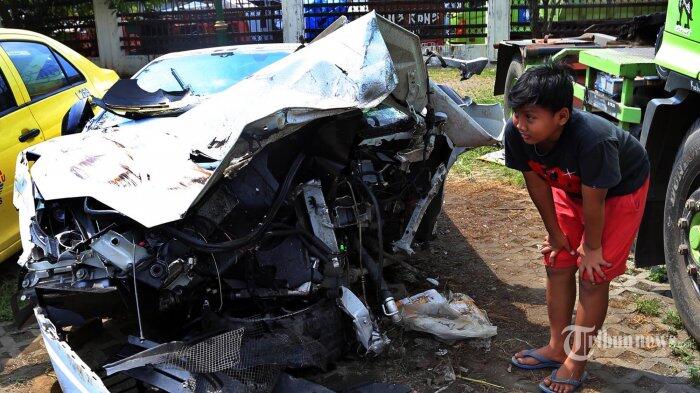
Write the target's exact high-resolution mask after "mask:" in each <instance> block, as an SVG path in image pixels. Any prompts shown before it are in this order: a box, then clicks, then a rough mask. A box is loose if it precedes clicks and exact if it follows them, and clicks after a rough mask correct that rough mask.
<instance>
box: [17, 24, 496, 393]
mask: <svg viewBox="0 0 700 393" xmlns="http://www.w3.org/2000/svg"><path fill="white" fill-rule="evenodd" d="M333 30H334V31H328V32H325V34H324V37H323V38H322V39H319V40H317V41H314V42H312V43H310V44H307V45H305V46H304V47H303V48H301V49H299V50H298V51H296V52H293V53H290V54H288V55H286V56H281V55H280V56H279V59H277V61H274V60H275V56H276V55H273V54H269V55H268V56H267V57H265V58H264V59H257V60H256V59H255V56H253V61H263V62H268V61H269V64H268V65H267V66H266V67H263V68H260V69H259V70H258V71H256V72H254V73H252V74H251V75H249V76H247V77H245V78H243V79H242V80H240V81H239V82H238V83H235V84H232V85H231V87H230V88H228V89H226V90H223V91H221V92H220V93H218V94H216V95H213V96H211V98H209V99H208V100H206V101H203V102H201V103H200V104H198V105H196V106H194V107H192V108H191V109H189V110H188V111H186V112H184V113H182V114H179V115H178V116H170V117H159V116H154V117H149V116H144V117H142V118H138V119H135V120H134V121H130V122H128V123H125V124H124V125H123V126H120V127H103V128H99V127H98V128H96V129H94V130H92V131H91V132H83V133H77V134H72V135H66V136H63V137H59V138H54V139H51V140H49V141H46V142H44V143H41V144H38V145H35V146H32V147H31V148H28V149H27V150H25V151H24V152H23V153H22V154H20V156H19V157H18V159H17V172H16V180H15V187H14V192H15V194H14V203H15V206H16V207H17V208H18V209H19V215H20V231H21V236H22V245H23V254H22V255H21V257H20V259H19V263H20V265H21V266H22V268H23V269H24V276H23V278H22V283H21V290H20V293H19V295H20V296H19V297H20V298H21V299H22V300H23V301H25V302H29V305H28V306H27V307H26V308H25V309H24V311H25V312H24V314H25V316H27V317H28V316H29V315H31V314H32V313H33V314H34V315H35V316H36V319H37V321H38V324H39V327H40V329H41V332H42V336H43V339H44V342H45V344H46V347H47V349H48V352H49V354H50V357H51V361H52V364H53V366H54V370H55V371H56V375H57V377H58V379H59V382H60V383H61V386H62V388H63V389H64V390H66V391H90V392H106V391H108V390H109V389H111V388H110V387H111V386H114V384H115V383H121V382H124V381H126V382H125V383H127V382H128V383H131V384H132V385H133V386H136V387H137V388H138V389H136V390H142V391H167V392H195V391H196V392H210V391H211V392H214V391H256V392H257V391H272V389H273V388H276V386H277V387H278V388H279V385H278V384H279V383H280V381H281V380H283V379H284V377H283V376H284V375H287V374H285V372H288V371H291V370H301V369H304V370H308V369H317V370H324V369H327V368H328V367H329V366H330V365H331V364H332V363H333V362H334V361H335V360H337V359H338V358H339V357H341V356H342V355H343V354H344V353H347V352H349V351H351V352H354V353H357V352H359V353H361V354H363V355H372V356H374V355H379V354H381V353H382V352H383V351H384V350H385V349H386V348H387V345H388V343H389V338H388V337H387V335H386V328H387V327H388V326H390V325H391V324H396V323H400V321H401V318H402V312H401V309H400V307H399V306H398V305H397V304H398V303H397V302H396V300H395V298H394V296H395V295H394V294H393V293H392V291H391V290H390V286H389V284H388V283H387V281H386V279H385V277H384V267H385V266H387V265H389V264H390V263H391V262H392V261H396V260H397V259H398V258H400V257H401V256H402V255H410V254H412V253H413V249H414V247H415V245H416V244H417V243H422V242H426V241H429V240H431V239H432V238H433V231H434V227H435V222H436V220H437V217H438V214H439V213H440V210H441V206H442V200H443V184H444V181H445V177H446V175H447V172H448V170H449V168H450V167H451V166H452V164H453V163H454V161H455V160H456V158H457V156H458V155H459V154H460V153H462V152H463V151H465V149H467V148H471V147H476V146H481V145H487V144H493V143H495V141H496V140H497V139H498V138H499V135H500V133H501V130H502V127H503V114H502V111H501V112H499V109H500V106H498V105H492V106H482V105H477V104H475V103H473V102H471V100H469V99H462V98H460V97H459V96H458V95H457V94H456V93H455V92H454V91H452V90H450V89H449V88H447V87H445V86H442V85H438V84H436V83H434V82H432V81H429V79H428V74H427V67H426V61H425V60H424V58H423V55H422V53H421V48H420V42H419V40H418V37H417V36H415V35H413V34H412V33H410V32H408V31H406V30H404V29H402V28H400V27H399V26H397V25H395V24H392V23H391V22H389V21H387V20H385V19H383V18H381V17H380V16H377V15H376V14H374V13H370V14H368V15H366V16H364V17H362V18H359V19H357V20H356V21H354V22H352V23H348V24H345V25H342V26H341V25H338V24H335V25H334V26H333ZM235 56H238V55H233V57H235ZM441 60H442V59H441ZM442 63H443V64H448V63H449V64H455V66H456V67H459V68H461V69H462V73H463V75H467V76H468V75H471V73H474V72H480V70H481V69H483V66H484V64H485V59H480V60H479V61H476V62H460V61H457V60H453V59H448V61H444V60H443V61H442ZM257 65H259V64H257ZM181 70H182V72H180V71H181ZM192 72H194V69H193V71H192ZM242 72H243V71H242ZM222 73H223V71H222ZM156 74H157V75H156ZM177 74H179V75H180V76H181V78H182V82H183V84H189V85H190V86H191V87H192V88H193V89H197V88H199V87H197V88H195V87H194V86H195V83H196V80H198V79H202V77H204V76H205V75H194V74H191V73H190V72H189V71H185V69H184V68H178V72H177ZM149 75H152V78H164V79H165V80H168V81H169V82H168V83H170V85H168V86H169V87H176V86H175V85H173V83H178V82H177V81H173V80H171V79H172V78H173V77H174V75H173V73H171V72H170V70H169V69H168V67H165V68H164V69H161V70H159V71H158V72H156V71H155V70H153V72H151V71H149ZM217 75H218V74H216V73H213V74H211V75H206V76H207V77H208V78H209V77H210V78H211V80H210V81H207V83H204V84H202V85H201V86H204V87H202V88H203V89H205V90H206V91H213V90H216V86H218V82H217V81H216V78H217ZM149 77H150V76H149ZM154 80H155V79H154ZM209 82H211V83H209ZM158 86H160V87H162V85H158ZM176 90H177V89H176ZM125 97H126V98H125ZM122 98H124V99H126V100H127V101H128V97H127V96H123V97H122ZM141 98H142V97H139V96H136V97H134V98H133V99H134V100H136V101H138V100H140V99H141ZM127 103H128V102H127ZM21 314H22V313H21V312H20V315H21ZM292 390H293V389H292ZM276 391H284V390H276ZM287 391H289V390H287Z"/></svg>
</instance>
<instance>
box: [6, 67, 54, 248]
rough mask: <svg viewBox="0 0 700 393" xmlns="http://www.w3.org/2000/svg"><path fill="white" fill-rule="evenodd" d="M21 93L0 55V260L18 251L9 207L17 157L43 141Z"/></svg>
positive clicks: (15, 224)
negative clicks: (24, 150) (26, 149)
mask: <svg viewBox="0 0 700 393" xmlns="http://www.w3.org/2000/svg"><path fill="white" fill-rule="evenodd" d="M21 90H22V86H21V83H20V82H19V81H18V80H17V79H16V77H15V76H14V75H13V73H12V72H11V69H10V67H9V65H8V64H7V62H6V59H4V58H3V57H2V56H0V261H2V260H3V259H5V258H7V257H9V256H10V255H11V254H12V253H14V252H15V251H17V250H19V228H18V222H17V210H15V207H14V205H13V204H12V191H13V183H14V174H15V161H16V158H17V155H18V154H19V152H20V151H22V150H23V149H25V148H27V147H29V146H31V145H32V144H35V143H38V142H41V141H43V140H44V138H43V136H42V133H41V130H40V128H39V124H38V123H37V121H36V120H35V119H34V116H33V115H32V113H31V111H30V109H29V107H27V106H26V104H27V101H28V100H27V98H26V97H24V96H23V95H22V94H21Z"/></svg>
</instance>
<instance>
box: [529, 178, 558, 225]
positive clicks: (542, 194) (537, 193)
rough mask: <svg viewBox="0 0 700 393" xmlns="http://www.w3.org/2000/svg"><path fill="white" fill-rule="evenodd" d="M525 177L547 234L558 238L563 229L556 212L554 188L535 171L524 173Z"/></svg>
mask: <svg viewBox="0 0 700 393" xmlns="http://www.w3.org/2000/svg"><path fill="white" fill-rule="evenodd" d="M523 177H524V178H525V185H526V186H527V192H528V193H529V194H530V198H532V202H534V204H535V206H536V207H537V211H539V212H540V217H542V222H543V223H544V227H545V229H547V233H548V234H549V235H550V236H556V235H557V234H558V233H560V232H561V229H560V228H559V223H558V222H557V215H556V212H555V210H554V198H553V197H552V188H551V187H550V186H549V184H547V182H545V181H544V179H542V178H541V177H540V176H539V175H538V174H537V173H535V172H534V171H530V172H523Z"/></svg>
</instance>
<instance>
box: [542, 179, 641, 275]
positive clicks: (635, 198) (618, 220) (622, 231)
mask: <svg viewBox="0 0 700 393" xmlns="http://www.w3.org/2000/svg"><path fill="white" fill-rule="evenodd" d="M648 190H649V179H648V178H647V180H646V181H645V182H644V184H643V185H642V186H641V187H639V189H637V191H634V192H633V193H631V194H626V195H620V196H614V197H610V198H608V199H606V200H605V225H604V226H603V237H602V239H601V243H602V246H603V259H604V260H605V261H606V262H608V263H610V264H612V266H610V267H607V268H603V272H604V273H605V276H606V278H607V280H608V281H610V280H612V279H613V278H615V277H617V276H619V275H620V274H622V273H624V272H625V269H626V267H627V266H626V263H627V257H628V256H629V253H630V249H631V248H632V244H633V243H634V239H635V238H636V236H637V231H638V230H639V225H640V224H641V222H642V216H643V215H644V206H645V204H646V200H647V191H648ZM552 195H553V196H554V208H555V210H556V214H557V221H559V227H560V228H561V230H562V231H563V232H564V233H565V234H566V236H567V238H568V239H569V245H570V246H571V248H572V249H574V250H576V249H578V247H579V245H580V244H581V238H582V236H583V230H584V223H583V205H582V204H581V200H580V199H575V198H572V197H570V196H569V195H568V194H567V193H566V192H564V191H563V190H561V189H558V188H552ZM579 262H580V257H579V256H578V255H571V254H569V253H567V252H565V251H563V252H560V253H558V254H557V255H556V257H554V261H553V263H551V264H550V263H549V255H545V256H544V263H545V265H546V266H549V267H553V268H568V267H572V266H578V264H579ZM595 276H596V277H594V279H595V281H598V282H600V281H603V279H602V278H601V277H598V275H597V274H596V275H595ZM582 279H583V280H587V279H588V277H586V276H585V275H584V277H582Z"/></svg>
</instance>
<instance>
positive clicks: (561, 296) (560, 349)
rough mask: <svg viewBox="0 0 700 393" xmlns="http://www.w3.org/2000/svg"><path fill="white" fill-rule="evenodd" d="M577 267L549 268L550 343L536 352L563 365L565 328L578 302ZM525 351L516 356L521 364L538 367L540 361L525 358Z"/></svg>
mask: <svg viewBox="0 0 700 393" xmlns="http://www.w3.org/2000/svg"><path fill="white" fill-rule="evenodd" d="M577 269H578V268H577V267H576V266H572V267H567V268H561V269H557V268H550V267H547V292H546V295H545V297H546V300H547V316H548V317H549V343H548V344H547V345H545V346H544V347H540V348H537V350H536V352H537V354H539V355H542V356H544V357H545V358H547V359H550V360H554V361H556V362H559V363H563V362H564V360H565V359H566V352H565V351H564V339H565V336H564V334H562V332H563V331H564V328H565V327H567V326H569V325H571V315H572V314H573V311H574V303H575V302H576V270H577ZM524 353H525V351H524V350H523V351H520V352H518V353H517V354H516V355H515V358H516V360H517V361H518V362H519V363H521V364H527V365H536V364H538V363H539V362H540V361H539V360H537V359H534V358H532V357H527V356H524Z"/></svg>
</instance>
